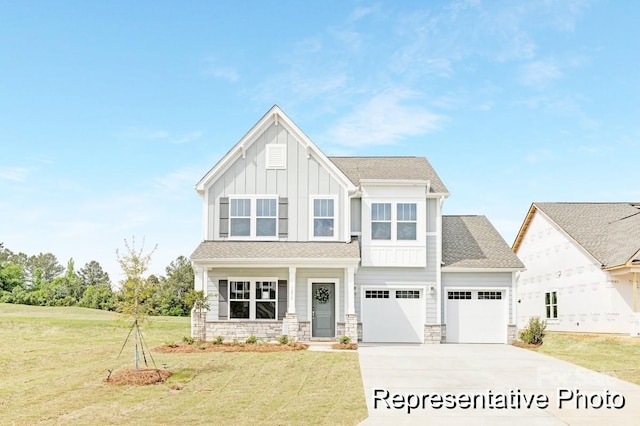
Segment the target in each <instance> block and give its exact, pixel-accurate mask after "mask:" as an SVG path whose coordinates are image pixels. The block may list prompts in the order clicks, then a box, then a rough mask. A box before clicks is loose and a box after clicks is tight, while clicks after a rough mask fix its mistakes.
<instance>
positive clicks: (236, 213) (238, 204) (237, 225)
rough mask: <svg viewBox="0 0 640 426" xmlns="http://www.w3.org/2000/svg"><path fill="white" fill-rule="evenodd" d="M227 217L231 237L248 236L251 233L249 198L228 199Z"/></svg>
mask: <svg viewBox="0 0 640 426" xmlns="http://www.w3.org/2000/svg"><path fill="white" fill-rule="evenodd" d="M229 219H230V222H231V226H230V229H229V232H230V233H229V235H230V236H232V237H248V236H250V235H251V199H249V198H232V199H231V200H230V211H229Z"/></svg>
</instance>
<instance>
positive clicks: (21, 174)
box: [0, 167, 31, 182]
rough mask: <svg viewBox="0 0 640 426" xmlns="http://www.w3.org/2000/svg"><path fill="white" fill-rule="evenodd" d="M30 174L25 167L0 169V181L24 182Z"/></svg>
mask: <svg viewBox="0 0 640 426" xmlns="http://www.w3.org/2000/svg"><path fill="white" fill-rule="evenodd" d="M30 173H31V169H28V168H26V167H0V179H5V180H10V181H13V182H25V181H26V180H27V177H28V176H29V174H30Z"/></svg>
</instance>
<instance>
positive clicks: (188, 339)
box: [182, 336, 196, 345]
mask: <svg viewBox="0 0 640 426" xmlns="http://www.w3.org/2000/svg"><path fill="white" fill-rule="evenodd" d="M182 341H183V342H184V343H186V344H188V345H193V344H194V343H195V342H196V339H194V338H193V337H190V336H184V337H183V338H182Z"/></svg>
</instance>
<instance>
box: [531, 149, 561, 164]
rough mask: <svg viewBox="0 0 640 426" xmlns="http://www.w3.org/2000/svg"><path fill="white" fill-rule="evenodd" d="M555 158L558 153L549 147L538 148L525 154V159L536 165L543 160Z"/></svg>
mask: <svg viewBox="0 0 640 426" xmlns="http://www.w3.org/2000/svg"><path fill="white" fill-rule="evenodd" d="M555 158H556V155H555V153H554V152H553V151H551V150H549V149H537V150H535V151H532V152H529V153H528V154H527V155H526V156H525V158H524V160H525V161H526V162H527V163H529V164H531V165H535V164H538V163H540V162H542V161H551V160H555Z"/></svg>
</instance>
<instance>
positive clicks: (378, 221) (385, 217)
mask: <svg viewBox="0 0 640 426" xmlns="http://www.w3.org/2000/svg"><path fill="white" fill-rule="evenodd" d="M371 239H373V240H390V239H391V203H373V204H371Z"/></svg>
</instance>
